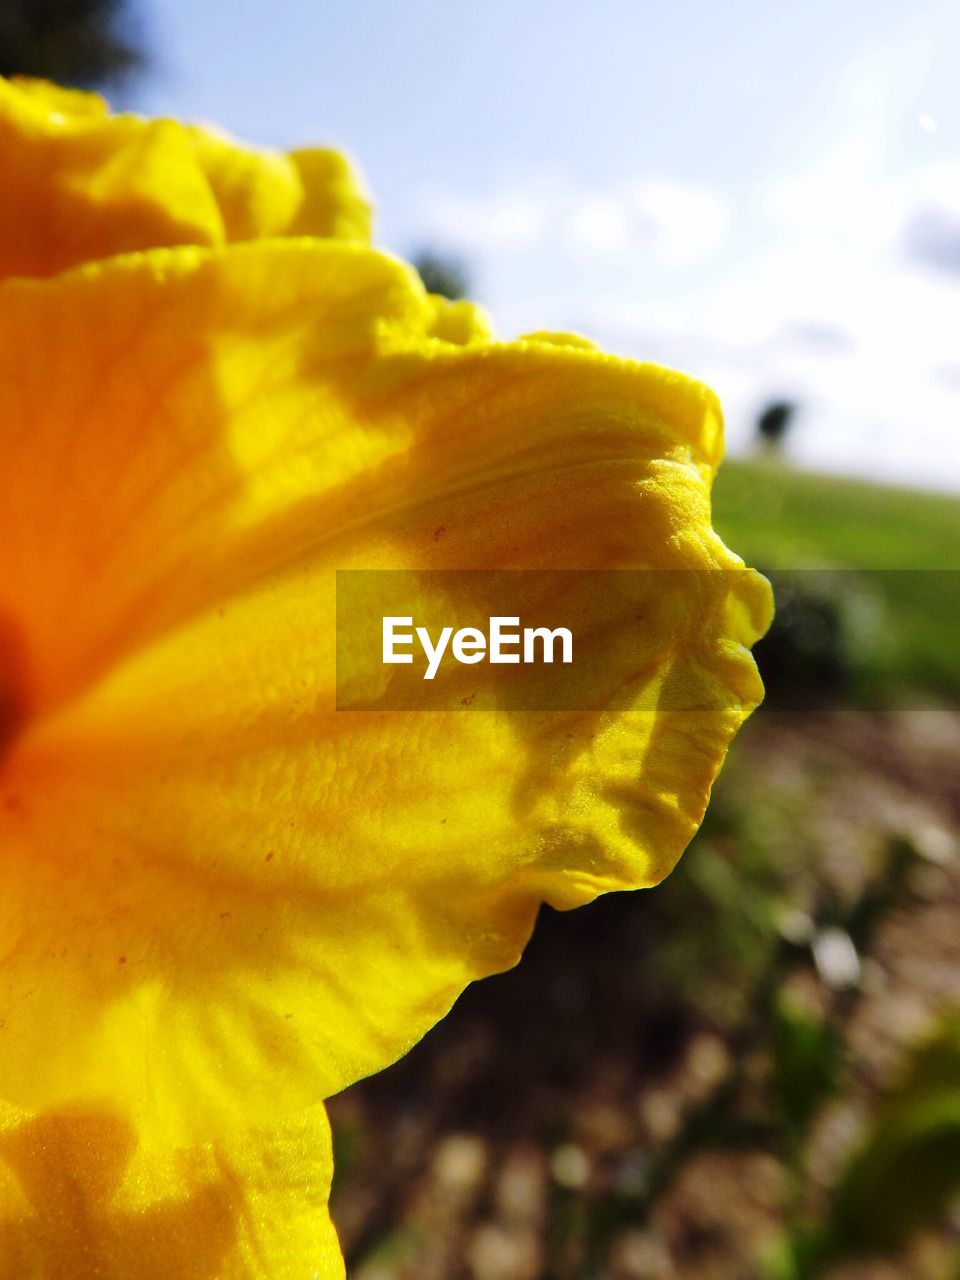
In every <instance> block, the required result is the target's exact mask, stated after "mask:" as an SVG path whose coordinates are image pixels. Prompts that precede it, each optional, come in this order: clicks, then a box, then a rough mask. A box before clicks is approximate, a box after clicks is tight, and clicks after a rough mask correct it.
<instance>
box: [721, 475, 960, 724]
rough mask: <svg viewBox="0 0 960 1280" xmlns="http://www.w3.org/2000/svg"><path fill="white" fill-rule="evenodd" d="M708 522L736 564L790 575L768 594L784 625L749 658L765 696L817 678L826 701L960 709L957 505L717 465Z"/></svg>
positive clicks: (944, 499) (822, 479) (809, 477)
mask: <svg viewBox="0 0 960 1280" xmlns="http://www.w3.org/2000/svg"><path fill="white" fill-rule="evenodd" d="M714 515H715V524H716V526H717V529H718V531H719V533H720V534H721V536H722V537H723V538H724V540H725V541H727V542H728V543H729V545H730V546H732V547H733V548H735V550H736V551H737V552H738V553H739V554H740V555H742V556H744V557H745V559H746V560H747V561H749V562H751V563H753V564H756V565H758V567H760V568H761V569H765V570H767V571H773V572H774V573H775V572H776V571H777V570H787V571H789V572H787V573H786V574H783V575H782V576H781V578H780V581H779V584H778V587H779V590H778V601H779V603H780V605H781V608H782V612H783V614H784V617H783V618H782V619H781V621H780V622H779V623H776V624H775V627H774V630H773V632H772V633H771V638H770V640H768V641H767V642H766V644H764V642H761V645H760V646H759V647H758V654H759V655H760V661H761V668H763V661H764V657H763V655H764V650H765V648H766V649H767V650H768V653H767V660H769V661H771V662H772V666H771V671H770V674H771V677H772V680H771V684H772V685H773V686H776V684H777V680H778V678H779V677H780V676H783V677H784V678H785V681H786V682H787V683H790V682H791V681H792V682H793V685H794V687H797V686H798V680H797V679H794V677H801V678H802V679H803V680H805V681H806V686H807V687H810V685H811V683H817V682H818V681H819V680H820V679H821V678H822V677H823V676H824V674H826V675H828V676H829V677H830V679H831V681H832V689H831V696H832V697H836V695H837V692H838V691H839V692H845V693H847V694H849V695H851V696H853V697H855V698H857V699H859V700H860V701H863V700H864V699H866V700H867V701H870V702H875V701H884V700H887V699H889V698H894V699H896V698H897V697H898V696H902V695H903V694H904V693H912V692H914V691H916V690H924V691H928V692H930V691H932V692H936V693H943V694H946V695H948V696H950V697H952V698H956V697H960V659H958V655H957V643H956V637H957V634H958V631H960V574H958V573H956V572H954V570H956V569H957V568H960V501H958V500H957V499H956V498H950V497H945V496H943V495H939V494H928V493H915V492H912V491H910V490H906V489H894V488H888V487H885V486H882V485H875V484H867V483H864V482H862V481H854V480H844V479H838V478H836V477H827V476H817V475H811V474H808V473H804V472H797V471H791V470H789V469H787V468H784V467H771V466H765V465H762V464H747V463H735V462H728V463H725V464H724V466H723V467H722V468H721V470H720V474H719V477H718V479H717V485H716V489H715V494H714ZM781 683H783V682H781Z"/></svg>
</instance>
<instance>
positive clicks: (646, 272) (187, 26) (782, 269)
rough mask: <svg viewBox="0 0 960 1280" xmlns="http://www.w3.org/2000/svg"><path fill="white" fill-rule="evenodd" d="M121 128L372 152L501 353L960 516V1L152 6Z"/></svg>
mask: <svg viewBox="0 0 960 1280" xmlns="http://www.w3.org/2000/svg"><path fill="white" fill-rule="evenodd" d="M140 8H141V11H142V12H143V15H144V21H145V31H146V35H147V39H148V43H149V49H150V52H151V54H152V59H153V62H152V67H151V70H150V72H149V73H148V75H147V76H146V77H145V78H144V79H143V80H141V81H140V82H139V83H138V84H137V85H136V86H135V87H134V89H133V90H132V91H129V92H128V94H127V99H126V101H125V102H124V105H126V106H131V107H133V108H135V109H137V110H140V111H143V112H146V113H149V114H168V115H176V116H178V117H181V118H188V119H193V120H202V121H210V122H216V123H217V124H219V125H221V126H223V127H225V128H226V129H228V130H229V131H230V132H232V133H234V134H236V135H238V136H240V137H242V138H244V139H247V140H250V141H254V142H259V143H262V144H265V145H270V146H281V147H288V146H294V145H303V144H304V143H311V142H312V143H322V144H324V145H333V146H336V147H338V148H340V149H343V150H346V151H347V152H348V153H349V154H350V155H351V156H352V157H353V158H354V159H355V160H356V162H357V163H358V165H359V167H360V168H361V170H362V172H363V173H364V174H365V176H366V179H367V182H368V184H369V186H370V188H371V190H372V192H373V196H374V201H375V205H376V209H377V239H378V242H379V243H381V244H382V245H383V246H384V247H386V248H388V249H390V250H392V251H394V252H397V253H401V254H403V255H404V256H408V257H409V256H410V255H411V254H412V253H414V252H415V251H417V250H418V249H420V248H423V247H428V246H429V247H431V248H434V249H439V250H442V251H444V252H447V253H451V254H455V255H459V256H460V257H462V259H463V260H464V262H465V264H466V265H467V267H468V270H469V275H470V278H471V281H472V283H473V296H475V297H476V298H477V299H478V300H479V301H481V302H483V303H484V304H485V305H486V306H487V308H488V309H489V310H490V312H491V314H492V316H493V319H494V323H495V325H496V328H497V330H498V332H499V333H500V334H501V335H503V336H504V337H512V336H516V335H518V334H521V333H523V332H529V331H531V330H537V329H574V330H577V331H579V332H582V333H585V334H587V335H588V336H589V337H591V338H594V339H595V340H597V341H598V342H600V343H601V344H602V345H603V346H605V347H607V348H609V349H611V350H613V351H616V352H617V353H619V354H622V355H628V356H633V357H636V358H639V359H645V360H655V361H658V362H660V363H664V364H668V365H671V366H674V367H677V368H682V369H684V370H685V371H686V372H688V373H691V374H693V375H694V376H696V377H698V378H701V379H702V380H704V381H706V382H708V383H710V385H712V386H713V387H714V388H715V390H717V391H718V392H719V393H720V396H721V399H722V400H723V403H724V406H725V410H726V416H727V436H728V447H729V449H730V451H731V452H732V453H737V452H743V451H745V450H747V449H748V448H749V447H751V442H752V437H753V430H754V423H755V420H756V416H757V413H758V412H759V410H760V409H762V407H763V406H764V405H765V404H766V403H767V402H768V401H769V400H770V399H773V398H788V399H792V400H795V401H796V403H797V404H798V406H799V408H798V413H797V416H796V419H795V425H794V427H793V428H792V431H791V435H790V438H789V440H788V453H789V454H790V455H791V456H792V457H793V458H794V459H795V460H796V461H797V462H798V463H799V464H801V465H804V466H809V467H815V468H819V469H824V470H832V471H842V472H850V473H854V474H864V475H869V476H871V477H874V478H878V479H882V480H885V481H891V482H899V483H906V484H919V485H927V486H932V487H937V488H944V489H951V490H955V491H960V5H958V4H957V2H956V0H946V2H945V0H805V2H804V3H802V4H797V3H792V2H791V0H725V2H724V3H723V4H716V3H711V2H709V0H658V3H648V0H632V2H631V0H591V3H590V4H589V5H587V4H585V3H583V2H582V0H581V2H580V3H575V4H574V3H565V2H564V0H513V2H512V3H507V2H506V0H484V3H479V4H478V3H475V2H473V3H469V2H468V3H464V2H462V0H446V3H439V2H437V0H394V2H393V3H388V2H387V0H352V2H351V0H273V3H269V4H268V3H266V2H265V0H231V2H230V3H226V2H221V0H204V2H203V3H198V0H141V5H140Z"/></svg>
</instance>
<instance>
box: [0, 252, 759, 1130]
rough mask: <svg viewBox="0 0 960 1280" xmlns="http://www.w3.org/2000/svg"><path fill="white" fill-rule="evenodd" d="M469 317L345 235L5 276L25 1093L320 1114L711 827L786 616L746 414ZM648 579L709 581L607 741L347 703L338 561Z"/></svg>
mask: <svg viewBox="0 0 960 1280" xmlns="http://www.w3.org/2000/svg"><path fill="white" fill-rule="evenodd" d="M436 324H437V320H436V309H435V305H434V304H433V303H432V302H431V301H430V300H429V299H427V298H426V296H425V295H424V294H423V291H422V289H421V288H419V286H418V284H417V282H416V280H415V278H414V277H413V276H412V274H411V273H409V272H407V271H405V270H404V269H403V268H402V267H400V266H399V265H398V264H396V263H393V262H391V261H390V260H388V259H385V258H383V257H380V256H378V255H376V254H373V253H372V252H370V251H367V250H363V249H359V248H350V247H346V246H340V245H336V244H327V245H326V246H322V245H319V246H318V245H314V246H311V245H307V244H299V245H297V244H291V245H286V246H281V245H274V246H272V247H269V248H266V247H261V248H257V249H253V248H248V249H235V250H231V251H230V252H228V253H221V254H218V255H216V257H211V256H208V255H204V254H203V253H200V252H179V253H171V254H155V255H150V256H149V260H136V261H126V262H116V263H113V264H111V265H109V266H106V267H103V268H100V269H98V270H95V271H88V272H85V273H80V274H77V275H75V276H72V277H63V278H61V279H59V280H57V281H55V282H50V283H49V284H44V285H39V286H38V285H28V284H16V285H15V284H12V283H11V284H8V285H7V286H5V287H3V288H0V352H3V351H4V350H5V343H4V341H3V337H4V325H7V326H8V327H7V330H6V332H7V333H8V334H9V335H11V336H14V335H15V334H16V333H17V332H18V331H29V332H31V333H43V334H44V335H46V336H47V342H48V344H49V346H48V352H47V355H46V358H44V354H43V353H42V352H41V353H39V354H38V355H37V356H36V358H35V359H34V360H33V361H31V360H30V359H29V358H21V359H19V360H17V359H12V360H10V361H9V363H8V365H7V367H6V368H5V369H4V370H3V372H2V374H0V396H3V395H5V396H6V397H7V399H8V403H7V404H6V405H5V406H0V408H2V410H3V411H2V413H0V421H4V422H9V423H11V424H13V425H12V430H11V431H10V439H9V440H8V441H6V442H5V454H6V456H7V457H8V458H9V459H10V460H11V462H12V464H13V465H14V466H15V468H16V469H17V471H18V473H19V474H21V475H22V476H23V477H24V479H25V483H24V485H23V486H22V489H21V490H19V491H18V493H17V495H16V496H15V498H14V505H13V506H12V508H11V509H10V510H9V511H8V512H6V513H0V514H2V516H3V527H4V528H5V529H7V530H9V531H10V535H9V544H10V548H11V552H12V554H11V557H10V559H9V561H8V565H9V566H10V567H9V569H8V570H7V572H6V576H5V577H0V613H2V612H4V611H5V612H6V615H7V617H8V618H10V619H13V620H14V622H16V623H17V624H18V626H19V627H20V629H21V632H22V636H23V646H22V647H23V651H24V652H25V653H26V654H30V655H35V657H34V661H33V663H32V665H31V667H30V668H29V669H28V670H27V672H26V673H25V674H24V675H23V677H22V700H23V702H24V704H25V705H27V706H28V707H30V708H32V713H33V722H32V725H31V727H30V728H29V730H28V731H25V732H23V733H21V735H20V736H19V738H18V739H17V741H16V742H15V743H14V745H13V747H12V748H11V749H10V752H9V754H8V756H7V758H6V761H5V764H4V766H3V771H2V773H0V812H3V807H4V806H5V813H4V814H3V819H2V822H3V826H2V839H3V843H4V861H5V875H6V877H7V882H8V890H7V892H6V893H5V898H4V913H5V918H4V919H3V920H2V921H0V948H2V950H3V951H4V952H5V954H6V958H5V960H4V964H3V966H2V968H0V998H2V1002H3V1005H4V1007H5V1009H7V1010H8V1011H9V1014H8V1016H7V1017H6V1023H5V1026H4V1028H3V1029H2V1030H0V1044H2V1047H3V1052H2V1054H0V1092H2V1094H3V1096H6V1097H9V1098H13V1099H15V1100H17V1101H18V1102H19V1103H20V1104H21V1105H23V1106H25V1107H27V1108H30V1109H32V1110H37V1109H41V1108H47V1107H50V1106H57V1107H61V1108H62V1107H64V1106H66V1105H69V1104H71V1103H76V1102H77V1101H78V1100H81V1099H83V1100H91V1099H93V1100H96V1099H101V1098H107V1097H109V1098H111V1099H112V1100H113V1104H114V1105H115V1106H117V1107H119V1108H120V1109H121V1111H122V1114H125V1115H129V1116H131V1117H137V1124H138V1133H139V1134H140V1135H141V1136H143V1135H146V1136H147V1137H149V1136H150V1135H151V1134H153V1135H160V1134H171V1133H174V1134H178V1135H180V1138H181V1140H182V1141H183V1142H194V1141H199V1140H202V1139H205V1138H207V1137H209V1136H210V1135H211V1134H216V1133H220V1132H229V1131H230V1128H231V1127H232V1126H235V1125H236V1116H237V1107H238V1100H240V1099H242V1105H243V1108H244V1110H245V1112H246V1113H247V1114H249V1115H250V1116H252V1117H262V1118H266V1117H269V1116H271V1115H276V1114H282V1113H285V1112H289V1111H290V1110H291V1109H294V1108H297V1107H301V1106H304V1105H307V1104H308V1103H309V1102H310V1101H312V1100H313V1099H315V1098H316V1097H318V1096H322V1095H325V1094H328V1093H332V1092H334V1091H336V1090H338V1089H339V1088H341V1087H343V1086H344V1085H345V1084H346V1083H348V1082H349V1081H350V1080H352V1079H355V1078H356V1077H357V1076H359V1075H362V1074H365V1073H367V1072H370V1071H373V1070H375V1069H377V1068H379V1067H381V1066H383V1065H385V1064H386V1063H387V1062H388V1061H390V1060H391V1059H392V1058H394V1057H396V1056H398V1055H399V1054H400V1053H401V1052H403V1051H404V1050H405V1049H406V1048H408V1047H409V1046H410V1044H412V1043H413V1042H414V1041H415V1040H416V1039H417V1038H418V1037H419V1036H420V1035H422V1034H423V1032H424V1031H425V1030H426V1029H427V1028H428V1027H429V1026H430V1025H431V1024H432V1023H433V1022H434V1021H436V1020H437V1019H438V1018H439V1017H440V1016H442V1014H443V1013H444V1012H445V1011H446V1009H447V1008H448V1007H449V1005H450V1004H451V1002H452V1001H453V1000H454V999H455V997H456V995H457V993H458V992H459V991H460V990H461V989H462V987H463V986H464V984H465V983H466V982H468V981H470V980H471V979H473V978H476V977H479V976H482V975H483V974H486V973H490V972H493V971H495V970H497V969H500V968H503V967H505V966H508V965H509V964H511V963H513V962H514V961H515V959H516V958H517V956H518V954H519V950H520V949H521V947H522V945H523V943H524V941H525V940H526V937H527V936H528V934H529V930H530V928H531V927H532V923H533V920H534V917H535V914H536V911H537V908H538V905H539V903H540V902H541V901H544V900H546V901H549V902H552V903H553V904H554V905H557V906H560V907H569V906H574V905H577V904H579V903H582V902H585V901H588V900H590V899H591V898H592V897H594V896H595V895H596V894H597V893H600V892H604V891H606V890H608V889H614V888H624V887H636V886H641V885H647V884H651V883H654V882H655V881H656V880H658V879H659V878H660V877H662V876H663V875H664V874H665V873H666V872H667V871H668V870H669V868H670V867H671V866H672V865H673V863H674V861H675V860H676V858H677V857H678V856H679V854H680V852H681V850H682V849H683V847H684V845H685V844H686V843H687V841H688V840H689V838H690V836H691V835H692V834H693V831H694V830H695V829H696V825H697V823H698V822H699V819H700V817H701V816H702V812H703V808H704V806H705V804H706V799H707V795H708V793H709V788H710V785H711V783H712V781H713V778H714V776H715V774H716V772H717V770H718V768H719V766H720V763H721V760H722V758H723V754H724V752H725V750H726V746H727V743H728V742H729V740H730V738H731V737H732V735H733V733H734V732H735V731H736V729H737V727H738V726H739V724H740V723H741V721H742V719H743V718H744V716H745V715H746V714H748V713H749V711H750V709H751V708H752V707H753V705H755V703H756V702H757V701H758V700H759V697H760V695H761V689H760V685H759V680H758V678H757V676H756V671H755V668H754V665H753V662H752V659H751V658H750V655H749V652H748V650H747V647H746V646H748V645H749V644H750V643H751V642H752V641H753V640H754V639H755V638H756V637H757V635H759V634H760V633H761V632H762V630H763V629H764V627H765V626H766V624H767V622H768V620H769V611H770V603H769V593H768V590H767V587H766V584H765V583H764V582H763V580H762V579H759V578H758V577H757V576H756V575H754V574H752V573H750V572H749V571H746V570H743V569H742V568H740V567H739V566H740V562H739V561H737V560H736V559H735V558H734V557H732V556H731V555H730V553H729V552H727V551H726V549H725V548H724V547H723V545H722V544H721V543H720V542H719V540H718V539H717V538H716V536H715V535H714V534H713V533H712V531H711V530H710V527H709V496H708V490H709V482H710V479H711V478H712V473H713V470H714V468H715V466H716V464H717V462H718V461H719V454H720V448H721V444H720V421H719V414H718V410H717V407H716V403H715V401H714V400H713V398H712V396H710V394H709V393H708V392H706V391H705V390H704V389H703V388H702V387H700V386H698V385H697V384H695V383H692V382H690V381H689V380H687V379H685V378H682V377H681V376H680V375H676V374H670V373H667V372H665V371H663V370H661V369H656V368H653V367H650V366H641V365H634V364H630V363H628V362H624V361H618V360H614V359H611V358H610V357H606V356H603V355H600V354H599V353H597V352H595V351H592V350H589V349H586V348H583V347H579V346H561V345H557V344H556V343H555V342H540V341H527V342H524V343H515V344H496V343H490V342H484V341H482V340H481V339H480V338H479V336H478V337H477V338H476V339H470V340H468V341H466V343H465V344H460V343H458V342H455V343H449V342H444V341H442V340H440V339H439V338H437V337H434V336H430V335H432V334H433V333H434V332H435V331H436ZM14 345H15V344H14ZM54 356H55V357H56V358H58V359H59V360H60V362H61V376H60V378H59V379H58V381H57V383H56V385H55V387H54V388H51V386H50V378H49V372H48V371H49V367H50V359H51V358H53V357H54ZM51 392H53V394H51ZM20 422H23V423H24V424H27V423H29V424H30V431H29V432H27V431H26V430H22V429H19V427H18V424H19V423H20ZM52 464H53V465H52ZM64 477H68V480H69V482H68V483H67V484H64V483H63V480H64ZM8 500H9V499H8ZM41 530H42V531H43V534H44V536H43V537H42V538H40V537H38V533H39V531H41ZM41 545H42V547H43V548H44V549H43V551H42V552H41V551H38V550H37V547H38V546H41ZM627 567H637V568H644V567H646V568H650V569H656V570H661V569H673V570H684V571H685V570H696V571H706V572H707V573H708V574H711V575H712V576H711V577H710V579H709V581H710V585H709V588H707V589H705V588H704V587H703V585H702V583H703V573H702V572H695V573H690V574H686V575H684V574H681V575H680V579H681V581H680V585H679V586H678V585H677V577H676V576H675V575H673V576H671V575H663V576H662V578H660V579H655V578H652V579H651V580H650V581H651V583H653V584H654V585H649V586H648V590H649V593H650V602H651V604H652V605H653V606H655V607H656V608H657V609H659V610H661V612H662V614H663V616H664V617H668V618H670V619H672V622H671V625H670V626H668V627H663V628H659V629H655V631H654V633H653V635H652V638H650V639H649V642H648V645H647V648H646V649H644V650H643V652H642V653H641V654H640V657H639V658H638V659H637V662H636V664H635V667H634V668H632V669H631V670H630V671H629V675H630V677H631V679H630V682H628V683H627V684H625V685H624V687H623V688H622V689H621V690H620V692H621V697H620V699H619V702H620V709H619V710H617V711H616V712H605V713H604V712H592V713H582V712H581V713H551V714H541V713H507V712H496V711H493V712H490V711H475V712H468V713H462V712H442V711H425V712H424V711H421V712H417V711H412V712H402V713H399V712H398V713H389V714H380V713H356V714H354V713H351V714H344V713H342V712H337V711H336V709H335V688H334V685H335V670H334V667H335V664H334V626H335V621H334V611H335V598H334V575H335V571H336V570H338V569H345V568H378V569H383V568H404V569H408V570H409V569H419V570H431V571H432V570H437V569H440V570H443V569H493V568H496V569H503V568H514V569H541V570H546V569H616V568H627ZM715 570H724V571H730V572H727V573H713V571H715ZM78 582H85V583H86V584H87V589H86V591H85V592H83V593H82V594H80V595H78V594H77V593H76V590H75V584H76V583H78ZM657 582H662V584H663V585H662V587H660V588H658V587H657V586H656V583H657ZM621 607H622V608H626V607H627V603H626V602H624V604H623V605H622V606H620V605H619V604H618V605H616V608H621ZM611 620H612V622H614V623H616V624H617V626H618V627H622V626H623V625H625V624H626V623H627V621H628V620H627V618H626V616H620V615H617V614H615V615H613V616H612V619H611ZM628 656H629V655H628ZM108 672H109V674H107V673H108ZM622 674H624V676H626V674H628V673H627V672H624V673H622ZM621 683H622V682H621ZM671 686H674V687H675V686H680V687H682V688H683V689H684V690H685V698H684V700H683V702H682V707H681V706H680V705H679V704H676V705H674V704H671V703H670V702H669V700H665V697H664V692H665V690H667V689H668V688H670V687H671Z"/></svg>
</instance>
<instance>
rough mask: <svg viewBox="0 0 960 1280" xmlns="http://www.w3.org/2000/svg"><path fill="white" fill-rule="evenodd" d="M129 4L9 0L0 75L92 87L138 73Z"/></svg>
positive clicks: (1, 9) (2, 17) (0, 13)
mask: <svg viewBox="0 0 960 1280" xmlns="http://www.w3.org/2000/svg"><path fill="white" fill-rule="evenodd" d="M142 62H143V54H142V53H141V51H140V50H139V49H138V48H137V46H136V43H135V41H134V39H133V38H132V36H131V33H130V29H129V18H128V16H127V13H126V3H125V0H4V2H3V4H2V6H0V74H2V75H5V76H11V75H29V76H41V77H43V78H45V79H48V80H55V81H56V82H57V83H58V84H65V85H77V86H81V87H88V86H93V85H98V84H111V83H115V82H117V81H118V80H120V79H122V78H123V77H125V76H127V75H129V74H130V73H131V72H133V71H135V70H137V69H138V68H139V67H140V66H141V65H142Z"/></svg>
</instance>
